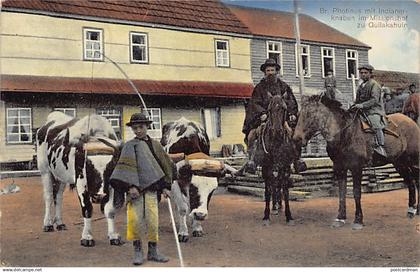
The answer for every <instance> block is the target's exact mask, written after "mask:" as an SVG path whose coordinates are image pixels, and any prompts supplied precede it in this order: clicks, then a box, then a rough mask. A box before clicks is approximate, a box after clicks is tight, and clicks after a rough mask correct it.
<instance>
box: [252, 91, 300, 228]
mask: <svg viewBox="0 0 420 272" xmlns="http://www.w3.org/2000/svg"><path fill="white" fill-rule="evenodd" d="M286 116H287V106H286V103H285V101H284V100H283V98H282V97H281V96H280V95H275V96H273V98H272V99H271V101H270V104H269V106H268V120H267V122H266V123H265V125H263V126H262V127H260V137H259V139H260V143H259V145H260V148H261V149H262V150H263V156H262V164H261V165H262V176H263V178H264V183H265V193H264V195H265V210H264V218H263V221H264V225H268V224H269V222H270V200H271V197H273V209H275V206H276V204H277V203H278V202H277V201H279V202H280V203H281V196H283V197H284V206H285V209H284V211H285V215H286V222H287V223H288V224H293V218H292V214H291V212H290V207H289V184H290V173H291V170H290V165H291V164H292V162H293V160H294V158H295V157H296V154H295V153H296V151H295V149H294V146H293V142H292V139H291V136H290V135H289V134H290V130H288V129H287V123H286Z"/></svg>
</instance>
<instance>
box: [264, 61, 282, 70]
mask: <svg viewBox="0 0 420 272" xmlns="http://www.w3.org/2000/svg"><path fill="white" fill-rule="evenodd" d="M272 66H274V67H276V71H279V70H280V65H279V64H278V63H276V61H275V60H273V59H266V61H265V62H264V63H263V64H262V65H261V67H260V70H261V71H262V72H265V68H267V67H272Z"/></svg>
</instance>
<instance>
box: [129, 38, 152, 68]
mask: <svg viewBox="0 0 420 272" xmlns="http://www.w3.org/2000/svg"><path fill="white" fill-rule="evenodd" d="M130 48H131V62H134V63H148V62H149V58H148V46H147V34H145V33H135V32H131V33H130Z"/></svg>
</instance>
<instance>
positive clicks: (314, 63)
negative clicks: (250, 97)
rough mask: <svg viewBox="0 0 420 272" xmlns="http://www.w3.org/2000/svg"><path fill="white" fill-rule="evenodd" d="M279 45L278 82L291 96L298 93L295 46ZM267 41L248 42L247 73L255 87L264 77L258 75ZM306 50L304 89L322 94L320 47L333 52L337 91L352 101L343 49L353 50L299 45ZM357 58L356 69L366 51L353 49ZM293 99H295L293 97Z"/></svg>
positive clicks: (365, 57)
mask: <svg viewBox="0 0 420 272" xmlns="http://www.w3.org/2000/svg"><path fill="white" fill-rule="evenodd" d="M279 41H280V42H282V49H283V51H282V53H283V56H282V57H283V67H282V70H283V71H282V72H283V75H282V76H281V78H282V80H283V81H285V82H286V83H287V84H289V85H290V86H291V87H292V88H293V90H294V91H295V92H298V89H299V87H298V86H299V78H298V77H297V76H296V57H295V43H294V42H290V41H284V40H283V41H281V40H279ZM266 42H267V39H252V40H251V71H252V80H253V83H254V84H255V85H256V84H257V83H258V82H260V80H261V78H262V77H263V76H264V74H263V73H262V72H261V71H260V65H261V64H262V63H264V61H265V60H266V57H267V48H266ZM302 44H307V45H309V46H310V49H309V50H310V68H311V77H309V78H305V87H306V88H311V89H316V90H323V89H324V78H323V77H322V59H321V47H332V48H334V54H335V59H334V61H335V72H336V79H337V89H339V90H340V91H341V92H343V93H345V94H346V95H347V96H348V97H349V98H351V97H352V83H351V80H350V79H347V77H346V73H347V72H346V49H354V48H352V47H336V46H333V45H331V46H328V45H321V44H315V43H305V42H304V43H302ZM356 50H357V51H358V56H359V65H360V64H365V63H368V51H367V50H366V49H363V50H362V49H356ZM297 96H299V95H298V94H297Z"/></svg>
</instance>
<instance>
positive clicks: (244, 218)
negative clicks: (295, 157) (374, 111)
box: [0, 177, 420, 267]
mask: <svg viewBox="0 0 420 272" xmlns="http://www.w3.org/2000/svg"><path fill="white" fill-rule="evenodd" d="M14 180H15V183H16V184H17V185H18V186H20V188H21V191H20V192H19V193H15V194H9V195H2V196H0V204H1V262H2V266H4V265H7V266H25V267H34V266H41V267H51V266H64V267H68V266H75V267H80V266H83V267H86V266H87V267H89V266H101V267H109V266H119V267H129V266H131V258H132V245H131V243H129V242H127V243H125V244H124V245H123V246H121V247H116V246H110V245H109V243H108V240H107V238H106V228H107V226H106V220H104V219H102V220H97V221H95V222H94V223H93V235H94V237H95V240H96V246H95V247H94V248H84V247H81V246H80V245H79V244H80V235H81V231H82V225H81V224H78V222H82V218H81V212H80V208H79V204H78V200H77V196H76V193H75V192H71V191H68V190H67V191H66V192H65V199H64V222H65V223H66V224H67V226H68V230H67V231H61V232H58V231H55V232H52V233H44V232H42V221H43V212H44V205H43V199H42V186H41V183H40V179H39V177H34V178H19V179H14ZM11 182H12V180H11V179H5V180H2V181H1V183H0V188H3V187H4V186H6V185H8V184H10V183H11ZM362 201H363V208H364V210H363V211H364V216H365V228H364V229H363V230H361V231H352V230H351V224H350V223H351V220H353V215H354V205H353V200H352V199H348V200H347V209H348V211H347V212H348V217H349V219H348V223H347V224H346V225H345V226H344V227H342V228H340V229H333V228H331V227H330V224H331V223H332V220H333V219H334V218H335V216H336V211H337V209H338V200H337V199H336V198H319V199H311V200H305V201H303V202H292V203H291V209H292V214H293V216H294V218H295V219H296V225H295V226H287V225H286V223H285V219H284V216H283V214H282V215H281V216H276V217H273V219H272V224H271V225H270V226H263V225H262V220H261V219H262V216H263V209H264V203H263V202H262V200H261V199H258V198H255V197H250V196H240V195H234V194H230V193H227V192H226V191H225V190H224V188H219V189H218V192H217V194H215V195H214V196H213V198H212V201H211V203H210V215H209V218H208V220H207V221H205V222H204V223H203V228H204V236H203V237H200V238H195V237H191V238H190V241H189V242H188V243H186V244H182V245H181V247H182V251H183V256H184V262H185V265H186V266H199V267H257V266H260V267H267V266H270V267H273V266H275V267H276V266H288V267H290V266H299V267H301V266H305V267H320V266H321V267H322V266H353V267H354V266H358V267H360V266H378V267H383V266H387V267H389V266H392V267H395V266H397V267H399V266H415V267H418V266H419V259H418V257H419V256H420V254H419V253H420V250H419V249H420V243H419V238H420V230H419V223H420V220H419V217H416V218H415V219H411V220H410V219H408V218H407V217H406V210H407V201H408V193H407V191H406V190H399V191H392V192H387V193H378V194H364V195H363V198H362ZM101 216H102V214H100V211H99V207H98V206H96V208H95V214H94V218H98V217H101ZM125 220H126V219H125V210H123V211H121V212H120V213H119V215H118V216H117V227H118V229H119V231H120V233H121V235H122V236H123V237H124V236H125V228H126V222H125ZM160 220H161V229H160V234H161V237H160V239H161V241H160V243H159V246H160V250H161V251H162V252H163V253H165V254H167V255H168V256H169V257H170V258H171V260H170V261H169V262H168V263H166V264H156V263H151V262H146V263H145V264H144V266H155V267H163V266H169V267H176V266H178V265H179V262H178V259H177V253H176V245H175V241H174V236H173V234H172V227H171V223H170V219H169V212H168V208H167V203H166V201H165V202H162V203H160Z"/></svg>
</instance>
